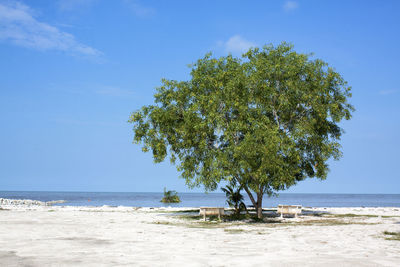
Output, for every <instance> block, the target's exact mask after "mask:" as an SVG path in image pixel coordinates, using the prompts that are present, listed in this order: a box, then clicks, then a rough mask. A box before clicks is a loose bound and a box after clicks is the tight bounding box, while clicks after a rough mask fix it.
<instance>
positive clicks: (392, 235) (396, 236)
mask: <svg viewBox="0 0 400 267" xmlns="http://www.w3.org/2000/svg"><path fill="white" fill-rule="evenodd" d="M383 234H384V235H385V236H386V237H385V239H386V240H397V241H400V232H389V231H384V232H383Z"/></svg>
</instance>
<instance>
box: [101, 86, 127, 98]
mask: <svg viewBox="0 0 400 267" xmlns="http://www.w3.org/2000/svg"><path fill="white" fill-rule="evenodd" d="M96 94H99V95H108V96H132V95H133V94H134V93H133V92H132V91H130V90H124V89H120V88H118V87H104V88H102V89H100V90H97V91H96Z"/></svg>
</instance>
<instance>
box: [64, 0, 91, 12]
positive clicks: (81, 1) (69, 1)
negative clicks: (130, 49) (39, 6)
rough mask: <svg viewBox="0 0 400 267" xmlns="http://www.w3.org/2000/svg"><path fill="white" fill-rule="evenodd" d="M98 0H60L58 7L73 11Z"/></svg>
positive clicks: (86, 6)
mask: <svg viewBox="0 0 400 267" xmlns="http://www.w3.org/2000/svg"><path fill="white" fill-rule="evenodd" d="M95 1H96V0H58V2H57V5H58V8H59V9H60V10H62V11H73V10H76V9H78V8H79V9H82V8H88V7H90V6H91V5H92V4H93V3H94V2H95Z"/></svg>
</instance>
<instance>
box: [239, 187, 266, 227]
mask: <svg viewBox="0 0 400 267" xmlns="http://www.w3.org/2000/svg"><path fill="white" fill-rule="evenodd" d="M243 188H244V190H245V191H246V193H247V195H249V198H250V200H251V202H252V203H253V206H254V208H255V209H256V212H257V218H259V219H262V217H263V216H262V197H263V193H261V192H258V193H257V201H255V199H254V197H253V194H252V193H251V192H250V190H249V188H248V187H247V186H244V187H243Z"/></svg>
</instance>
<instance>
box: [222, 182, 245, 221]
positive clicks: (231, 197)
mask: <svg viewBox="0 0 400 267" xmlns="http://www.w3.org/2000/svg"><path fill="white" fill-rule="evenodd" d="M221 190H222V191H223V192H225V195H226V198H227V199H226V202H227V203H228V205H229V206H230V207H232V208H233V209H234V215H235V216H238V215H240V212H241V211H242V210H247V209H246V205H245V204H244V202H243V200H244V198H243V195H242V194H241V193H240V191H241V190H242V187H239V188H238V189H237V190H235V189H234V185H227V186H226V187H225V188H221Z"/></svg>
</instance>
